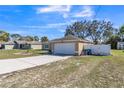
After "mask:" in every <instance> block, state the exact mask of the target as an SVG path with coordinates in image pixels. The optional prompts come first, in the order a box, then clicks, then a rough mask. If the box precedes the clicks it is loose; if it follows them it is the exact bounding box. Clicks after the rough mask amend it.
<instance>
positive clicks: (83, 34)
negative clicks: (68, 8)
mask: <svg viewBox="0 0 124 93" xmlns="http://www.w3.org/2000/svg"><path fill="white" fill-rule="evenodd" d="M113 30H114V28H113V24H112V23H111V22H108V21H107V22H106V21H98V20H92V21H86V20H85V21H78V22H75V23H73V24H72V25H69V26H67V28H66V32H65V36H67V35H69V34H71V35H74V36H77V37H79V38H83V39H86V38H90V39H91V40H92V41H93V42H94V43H95V44H97V43H101V42H106V41H107V40H108V39H109V38H110V37H111V35H112V34H113Z"/></svg>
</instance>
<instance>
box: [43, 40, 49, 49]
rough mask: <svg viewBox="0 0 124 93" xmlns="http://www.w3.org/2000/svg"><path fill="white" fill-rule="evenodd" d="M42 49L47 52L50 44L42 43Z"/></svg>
mask: <svg viewBox="0 0 124 93" xmlns="http://www.w3.org/2000/svg"><path fill="white" fill-rule="evenodd" d="M42 49H43V50H49V49H50V42H49V41H47V42H42Z"/></svg>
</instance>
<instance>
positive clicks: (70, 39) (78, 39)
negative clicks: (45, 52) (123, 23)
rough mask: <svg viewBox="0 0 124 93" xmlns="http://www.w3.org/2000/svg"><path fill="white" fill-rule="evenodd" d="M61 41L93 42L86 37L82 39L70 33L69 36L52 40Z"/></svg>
mask: <svg viewBox="0 0 124 93" xmlns="http://www.w3.org/2000/svg"><path fill="white" fill-rule="evenodd" d="M59 41H82V42H88V43H92V42H90V41H88V40H84V39H81V38H78V37H75V36H72V35H68V36H65V37H63V38H58V39H54V40H51V42H59Z"/></svg>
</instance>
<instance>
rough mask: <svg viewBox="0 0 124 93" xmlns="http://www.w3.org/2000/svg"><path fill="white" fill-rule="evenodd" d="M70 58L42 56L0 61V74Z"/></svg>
mask: <svg viewBox="0 0 124 93" xmlns="http://www.w3.org/2000/svg"><path fill="white" fill-rule="evenodd" d="M69 57H70V56H54V55H42V56H35V57H26V58H16V59H5V60H0V74H5V73H10V72H13V71H18V70H22V69H26V68H31V67H35V66H39V65H43V64H47V63H51V62H56V61H59V60H64V59H67V58H69Z"/></svg>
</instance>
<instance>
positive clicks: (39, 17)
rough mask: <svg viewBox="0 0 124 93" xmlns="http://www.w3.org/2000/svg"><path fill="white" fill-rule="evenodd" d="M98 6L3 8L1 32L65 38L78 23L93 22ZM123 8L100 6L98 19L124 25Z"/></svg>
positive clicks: (1, 8)
mask: <svg viewBox="0 0 124 93" xmlns="http://www.w3.org/2000/svg"><path fill="white" fill-rule="evenodd" d="M98 8H99V6H83V5H80V6H78V5H77V6H76V5H73V6H72V5H67V6H53V5H52V6H48V5H41V6H37V5H34V6H33V5H32V6H25V5H22V6H17V5H16V6H12V5H11V6H2V5H1V6H0V30H5V31H7V32H9V33H11V34H13V33H17V34H22V35H32V36H34V35H37V36H40V37H41V36H48V38H49V39H54V38H58V37H62V36H64V31H65V29H66V26H67V25H69V24H71V23H73V22H75V21H77V20H83V19H88V20H92V19H93V17H94V15H95V14H96V11H97V10H98ZM123 11H124V6H100V9H99V12H98V14H97V16H96V19H98V20H109V21H111V22H113V24H114V26H115V27H117V28H118V27H120V26H121V25H122V24H124V12H123Z"/></svg>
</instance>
